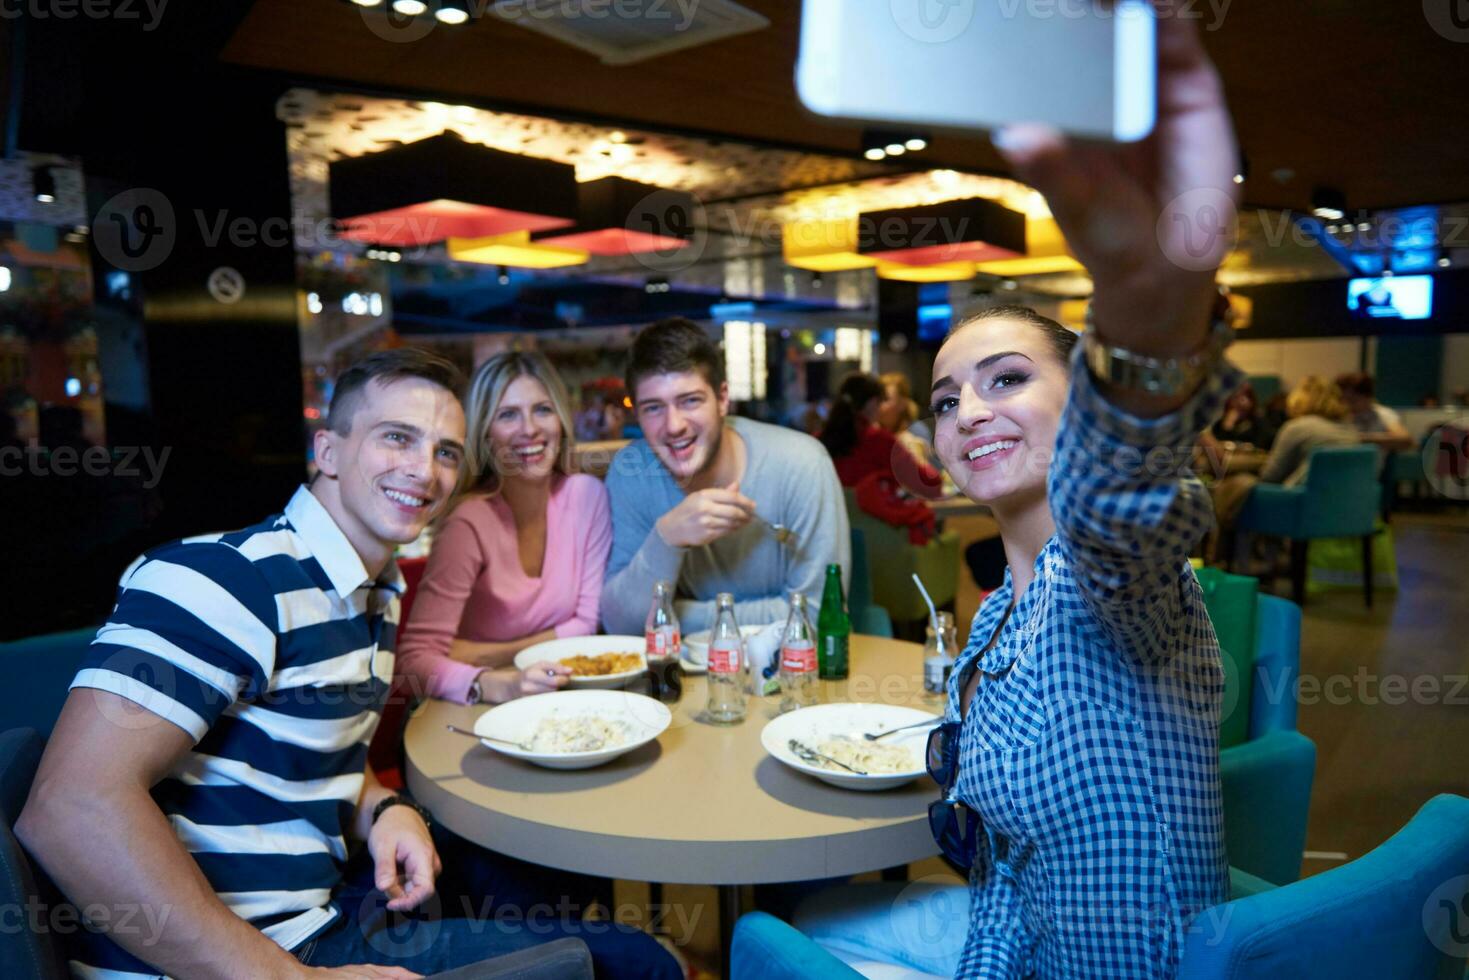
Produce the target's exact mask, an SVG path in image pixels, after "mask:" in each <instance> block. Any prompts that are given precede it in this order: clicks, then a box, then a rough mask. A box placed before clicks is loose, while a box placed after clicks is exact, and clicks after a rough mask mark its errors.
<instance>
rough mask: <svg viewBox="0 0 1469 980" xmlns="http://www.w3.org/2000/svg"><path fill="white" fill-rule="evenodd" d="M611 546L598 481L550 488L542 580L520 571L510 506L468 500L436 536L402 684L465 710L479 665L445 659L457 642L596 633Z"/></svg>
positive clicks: (407, 636) (581, 479) (401, 650)
mask: <svg viewBox="0 0 1469 980" xmlns="http://www.w3.org/2000/svg"><path fill="white" fill-rule="evenodd" d="M611 547H612V520H611V516H610V513H609V510H608V506H607V488H606V487H604V486H603V485H602V482H601V481H600V480H598V479H596V478H595V477H591V476H587V475H585V474H575V475H572V476H566V477H558V478H557V479H556V482H555V483H554V484H553V485H552V488H551V499H550V501H549V503H548V504H547V505H546V556H545V560H544V561H543V562H542V563H541V576H540V578H530V577H529V576H527V575H526V574H525V569H523V568H521V566H520V550H519V545H518V543H517V541H516V537H515V519H514V518H513V517H512V516H511V514H510V508H509V506H507V505H506V503H505V502H504V501H503V500H501V499H499V498H498V497H492V498H489V499H483V498H476V499H471V500H466V501H465V502H464V503H462V504H460V505H459V507H458V509H457V510H455V511H454V514H453V516H451V517H450V518H449V520H448V521H446V522H445V524H444V527H443V530H441V531H440V532H439V534H438V536H437V537H436V538H435V539H434V548H433V553H432V554H430V555H429V559H428V567H427V568H426V569H425V570H424V573H423V581H422V582H421V583H420V584H419V587H418V593H417V595H416V596H415V597H414V600H413V614H412V616H411V617H410V618H409V621H408V627H407V629H406V630H405V632H404V634H403V637H402V639H401V640H400V641H399V644H398V663H397V672H398V675H399V678H400V679H402V680H406V681H408V683H409V684H410V685H411V688H410V689H411V690H414V691H423V692H425V693H427V694H428V696H429V697H433V698H442V699H444V700H446V701H458V702H459V703H461V704H464V703H467V702H468V700H469V686H470V684H472V683H473V682H474V679H475V677H477V676H478V675H479V673H480V671H481V670H483V669H484V668H482V667H476V666H474V665H473V664H467V663H463V662H461V661H458V660H454V659H452V658H451V657H450V656H449V646H450V644H451V643H453V641H454V639H455V637H458V638H460V639H464V640H469V641H471V642H478V643H484V642H497V641H498V642H503V641H506V640H515V639H519V638H520V637H523V636H531V635H532V634H535V633H539V632H541V631H542V630H547V629H555V631H556V635H557V636H558V637H563V636H587V635H590V634H592V633H595V632H597V620H598V615H597V614H598V607H599V603H600V602H601V598H602V578H603V576H604V575H605V574H606V571H607V553H608V551H609V550H610V549H611Z"/></svg>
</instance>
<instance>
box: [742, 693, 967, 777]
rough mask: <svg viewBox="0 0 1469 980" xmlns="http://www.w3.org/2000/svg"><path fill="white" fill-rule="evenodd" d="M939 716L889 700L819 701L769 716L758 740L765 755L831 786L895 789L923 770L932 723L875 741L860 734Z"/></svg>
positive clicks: (920, 773)
mask: <svg viewBox="0 0 1469 980" xmlns="http://www.w3.org/2000/svg"><path fill="white" fill-rule="evenodd" d="M941 720H942V719H940V718H939V717H938V716H937V715H934V714H931V713H930V712H927V711H920V710H919V709H917V708H903V707H899V706H897V705H890V704H857V703H843V704H818V705H815V706H813V707H810V708H801V709H800V710H798V711H792V712H789V713H787V714H784V715H781V716H780V717H779V718H775V719H773V720H772V721H771V722H770V723H769V724H767V725H766V726H765V728H764V729H763V730H762V731H761V732H760V744H761V745H763V746H764V747H765V751H766V752H767V753H768V754H769V755H771V756H772V757H773V758H775V759H777V760H779V761H780V762H783V763H785V764H786V765H788V766H790V767H791V768H792V769H795V770H796V771H797V772H803V773H805V774H806V775H808V776H815V777H816V778H817V779H820V780H822V781H823V782H827V783H830V784H831V785H833V786H840V787H841V788H842V789H857V790H882V789H893V788H895V787H898V786H904V785H906V784H908V783H911V782H912V781H913V780H915V779H918V778H920V777H921V776H923V775H924V774H925V772H926V770H925V768H924V763H923V753H924V750H925V748H926V747H927V745H928V733H929V732H930V731H931V730H932V725H928V726H923V727H919V728H912V729H909V730H907V731H902V732H897V733H896V734H894V735H890V736H888V737H887V738H884V739H880V740H878V741H875V742H874V741H868V740H867V739H865V738H863V737H862V736H863V735H864V734H865V733H867V732H872V733H874V734H876V733H878V732H885V731H892V730H893V729H895V728H902V727H903V726H904V725H914V724H918V723H919V722H924V721H932V722H933V723H934V724H937V723H938V722H939V721H941ZM792 743H794V744H792ZM818 757H825V758H824V759H823V758H818ZM833 760H834V761H833ZM838 762H840V763H845V764H846V765H848V766H850V767H851V769H855V770H858V771H857V772H852V771H850V770H849V769H844V768H842V766H840V765H837V764H835V763H838Z"/></svg>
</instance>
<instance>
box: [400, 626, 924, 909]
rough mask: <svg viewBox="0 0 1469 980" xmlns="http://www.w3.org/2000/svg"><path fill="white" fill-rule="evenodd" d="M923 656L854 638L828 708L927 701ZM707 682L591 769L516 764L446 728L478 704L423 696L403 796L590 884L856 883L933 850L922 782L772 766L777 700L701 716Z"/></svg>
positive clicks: (696, 681)
mask: <svg viewBox="0 0 1469 980" xmlns="http://www.w3.org/2000/svg"><path fill="white" fill-rule="evenodd" d="M922 656H923V651H922V647H920V646H918V645H917V644H913V643H904V642H900V641H897V640H889V639H880V638H877V637H871V636H853V637H852V645H851V667H852V669H851V676H850V677H849V678H848V679H847V680H845V681H840V682H828V681H823V682H821V687H822V700H823V702H826V703H832V702H838V701H863V702H880V703H886V704H899V705H908V706H912V707H917V708H922V709H925V710H928V711H932V712H934V713H935V714H940V713H942V708H941V705H940V704H939V703H938V702H937V701H932V700H926V699H925V697H924V693H923V683H922V673H923V672H922ZM705 696H706V695H705V688H704V679H703V677H696V676H688V677H686V678H685V690H684V695H683V698H682V700H681V701H680V702H679V704H678V705H677V706H676V707H675V710H674V713H673V724H672V725H671V726H670V727H669V728H668V730H667V731H665V732H664V733H663V734H662V735H661V736H659V738H658V739H657V740H656V741H654V742H652V743H649V744H648V745H645V746H643V747H641V748H639V749H637V750H635V751H633V752H630V753H628V754H627V755H624V756H622V757H621V758H619V759H616V760H614V761H612V762H610V763H608V764H606V765H603V766H600V767H598V768H595V769H586V770H580V771H570V772H568V771H558V770H551V769H543V768H541V767H538V766H534V765H531V764H529V763H525V762H520V761H518V760H515V759H510V758H508V757H506V756H503V755H500V754H499V753H497V752H495V751H493V750H492V749H489V748H487V747H485V746H484V745H482V744H480V743H478V742H476V741H474V740H472V739H470V738H468V737H466V736H463V735H456V734H454V733H452V732H450V731H448V730H447V729H446V728H445V725H448V724H452V725H457V726H459V727H461V728H473V727H474V721H475V719H476V718H477V717H478V716H479V715H480V714H481V713H483V712H484V711H486V710H488V709H486V708H484V707H466V706H463V705H457V704H450V703H448V702H445V701H428V702H425V703H424V704H423V705H421V706H420V707H419V708H418V710H417V711H416V712H415V713H414V716H413V718H412V720H411V721H410V722H409V724H408V730H407V733H406V737H405V745H406V750H407V759H408V762H407V780H408V787H409V789H410V790H411V791H412V792H413V794H414V796H415V797H416V798H417V799H418V801H419V802H421V803H422V804H424V805H425V806H426V807H428V809H429V810H430V811H431V812H432V813H433V814H434V818H435V819H436V820H438V821H440V822H441V823H443V825H444V826H445V827H447V828H448V829H449V830H451V831H453V832H454V833H456V834H459V835H460V836H462V837H465V838H467V839H469V840H472V841H475V842H476V843H479V844H481V845H483V846H485V847H488V848H490V849H492V850H495V851H499V852H501V853H504V854H509V855H511V856H512V857H517V858H521V859H523V860H527V861H532V862H535V863H537V864H544V865H549V866H552V867H557V868H563V869H566V870H571V871H579V872H582V873H584V874H594V875H602V876H605V877H609V878H622V879H626V880H634V881H661V882H676V883H685V884H709V885H724V884H758V883H763V882H775V881H801V880H807V879H812V878H826V877H834V876H838V875H851V874H858V873H861V872H864V871H875V870H878V869H881V868H887V867H892V866H895V865H900V864H907V863H909V862H912V861H917V860H921V859H923V858H926V857H931V856H933V855H934V854H936V853H937V850H938V849H937V847H936V846H935V845H934V842H933V838H932V837H931V836H930V834H929V829H928V805H929V803H931V802H932V801H933V800H934V799H936V798H937V796H938V788H937V787H936V786H935V785H934V783H933V781H932V780H931V779H929V778H928V777H927V776H924V777H923V778H921V779H919V780H917V781H915V782H913V783H911V784H909V785H907V786H904V787H902V788H899V789H892V790H887V791H884V792H856V791H852V790H844V789H838V788H836V787H834V786H830V785H828V784H826V783H823V782H821V781H819V780H817V779H813V778H812V777H810V776H807V775H805V774H803V773H799V772H796V771H794V770H792V769H790V768H788V767H786V766H785V765H784V764H782V763H780V762H778V761H776V760H775V759H773V758H770V757H769V756H767V755H766V753H765V750H764V749H763V748H762V747H761V744H760V731H761V729H762V728H763V727H764V725H765V723H766V722H767V721H769V720H770V719H771V718H773V717H775V715H776V709H777V705H778V703H779V698H778V697H772V698H751V699H750V713H749V716H748V717H747V719H746V721H745V722H744V724H741V725H736V726H732V727H721V726H716V725H712V724H709V723H708V722H705V721H702V720H700V719H701V717H702V715H703V710H704V703H705Z"/></svg>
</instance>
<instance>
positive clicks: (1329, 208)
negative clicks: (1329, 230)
mask: <svg viewBox="0 0 1469 980" xmlns="http://www.w3.org/2000/svg"><path fill="white" fill-rule="evenodd" d="M1311 213H1312V214H1314V215H1316V217H1318V218H1324V219H1325V220H1327V221H1340V220H1341V219H1343V218H1345V217H1346V216H1347V196H1346V195H1345V194H1343V193H1342V192H1341V191H1339V190H1337V189H1336V188H1334V187H1318V188H1316V189H1315V190H1314V191H1312V192H1311Z"/></svg>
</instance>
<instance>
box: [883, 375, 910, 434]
mask: <svg viewBox="0 0 1469 980" xmlns="http://www.w3.org/2000/svg"><path fill="white" fill-rule="evenodd" d="M877 380H879V381H881V382H882V383H883V384H884V385H885V386H887V387H889V388H891V389H893V393H894V394H895V395H897V396H898V401H899V402H900V403H901V404H902V406H903V417H902V418H901V419H899V420H898V428H899V429H906V428H907V427H908V426H910V425H912V424H913V423H914V422H917V421H918V403H917V402H915V401H914V400H913V385H912V384H911V383H910V382H909V381H908V376H907V375H906V374H904V373H903V372H902V371H889V372H887V373H886V374H880V375H878V377H877Z"/></svg>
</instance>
